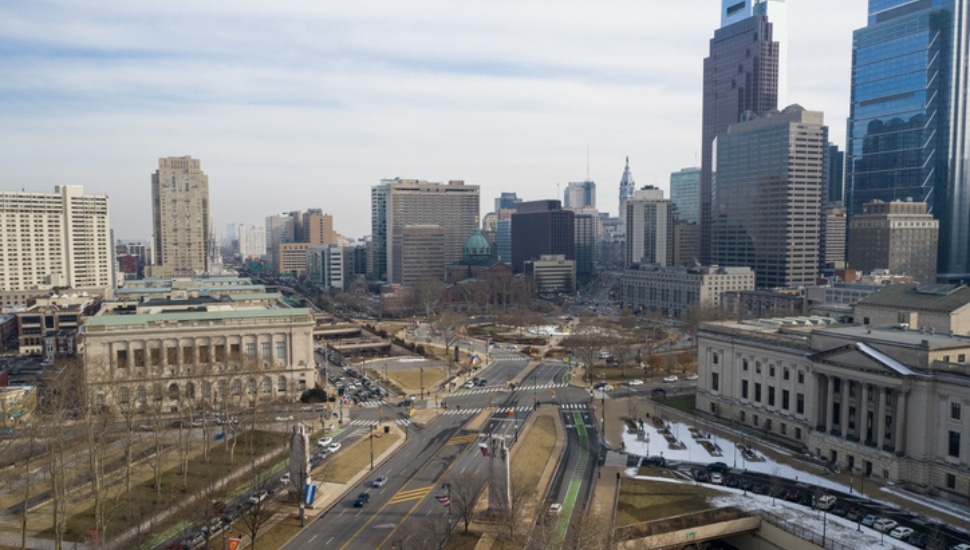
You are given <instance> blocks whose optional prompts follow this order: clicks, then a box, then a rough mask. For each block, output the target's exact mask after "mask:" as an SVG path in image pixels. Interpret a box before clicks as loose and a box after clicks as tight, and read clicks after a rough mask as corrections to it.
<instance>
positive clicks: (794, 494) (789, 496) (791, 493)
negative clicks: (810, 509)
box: [785, 487, 802, 502]
mask: <svg viewBox="0 0 970 550" xmlns="http://www.w3.org/2000/svg"><path fill="white" fill-rule="evenodd" d="M801 498H802V492H801V491H799V490H798V489H797V488H795V487H792V488H791V489H788V491H787V492H786V493H785V500H787V501H788V502H798V500H799V499H801Z"/></svg>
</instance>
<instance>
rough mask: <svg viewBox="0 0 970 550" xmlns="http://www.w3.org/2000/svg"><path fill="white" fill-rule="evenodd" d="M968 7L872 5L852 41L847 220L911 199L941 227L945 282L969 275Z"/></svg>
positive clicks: (950, 3)
mask: <svg viewBox="0 0 970 550" xmlns="http://www.w3.org/2000/svg"><path fill="white" fill-rule="evenodd" d="M967 4H968V0H870V1H869V20H868V25H867V26H866V27H865V28H862V29H859V30H857V31H855V33H854V34H853V46H852V50H853V51H852V54H853V60H852V103H851V112H850V115H849V122H848V128H847V135H848V139H847V141H848V143H847V151H846V174H847V181H846V188H847V195H848V196H847V199H848V201H847V202H848V204H847V206H848V208H849V212H850V215H855V214H859V213H861V212H862V205H863V204H865V203H867V202H869V201H872V200H875V199H879V200H883V201H886V202H889V201H892V200H896V199H899V200H904V199H907V198H911V199H912V200H913V201H917V202H926V203H927V204H929V206H930V213H931V214H933V215H934V217H936V218H937V219H939V220H940V241H939V242H940V246H939V254H938V258H939V264H938V268H939V269H938V270H939V272H940V273H941V277H942V278H943V279H952V280H961V279H966V278H967V275H966V274H967V273H970V266H968V245H970V242H968V237H970V189H968V187H970V182H968V174H967V165H966V162H967V154H968V151H967V141H966V122H967V98H966V94H967V61H968V59H967V36H968V35H967V8H968V5H967Z"/></svg>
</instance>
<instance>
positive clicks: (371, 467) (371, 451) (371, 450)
mask: <svg viewBox="0 0 970 550" xmlns="http://www.w3.org/2000/svg"><path fill="white" fill-rule="evenodd" d="M369 439H370V469H371V470H373V469H374V428H373V427H371V430H370V438H369Z"/></svg>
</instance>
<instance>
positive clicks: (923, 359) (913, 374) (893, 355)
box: [697, 317, 970, 503]
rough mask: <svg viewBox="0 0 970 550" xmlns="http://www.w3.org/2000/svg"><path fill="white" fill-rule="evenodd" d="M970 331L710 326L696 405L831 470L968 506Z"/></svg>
mask: <svg viewBox="0 0 970 550" xmlns="http://www.w3.org/2000/svg"><path fill="white" fill-rule="evenodd" d="M968 358H970V337H966V336H951V335H949V334H940V333H931V332H929V331H921V330H911V329H907V328H905V327H903V326H889V327H881V328H877V327H871V326H859V325H836V324H835V322H834V321H833V320H832V319H827V318H807V317H799V318H777V319H768V320H761V321H750V322H741V323H737V322H725V323H709V324H705V325H702V327H701V329H700V330H699V332H698V374H699V376H700V379H699V381H698V386H697V411H698V413H701V414H704V415H709V416H711V417H713V418H716V419H718V420H721V421H729V422H731V423H734V424H735V425H741V426H744V427H745V428H746V429H748V430H750V431H757V432H759V433H760V434H762V435H763V436H766V437H771V438H774V439H778V440H784V441H786V442H788V443H790V444H793V445H798V446H801V447H802V448H803V449H804V450H805V452H807V453H810V454H811V455H813V456H816V457H818V458H820V459H822V460H824V461H825V462H827V463H828V464H830V465H832V466H833V467H839V468H841V469H842V470H843V471H847V470H848V471H852V472H855V473H856V474H857V475H858V474H860V473H861V474H862V475H864V476H866V477H873V478H878V479H881V480H884V481H887V482H893V483H899V484H901V485H904V486H906V487H907V488H908V489H910V490H913V491H917V492H921V493H927V494H930V495H934V496H944V497H946V498H949V499H951V500H955V501H960V502H963V503H967V502H970V411H968V412H963V409H964V408H970V362H968Z"/></svg>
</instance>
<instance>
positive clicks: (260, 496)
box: [246, 491, 269, 504]
mask: <svg viewBox="0 0 970 550" xmlns="http://www.w3.org/2000/svg"><path fill="white" fill-rule="evenodd" d="M268 496H269V493H268V492H266V491H259V492H257V493H253V496H251V497H249V499H247V500H246V502H248V503H250V504H259V503H260V502H263V501H264V500H266V497H268Z"/></svg>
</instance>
